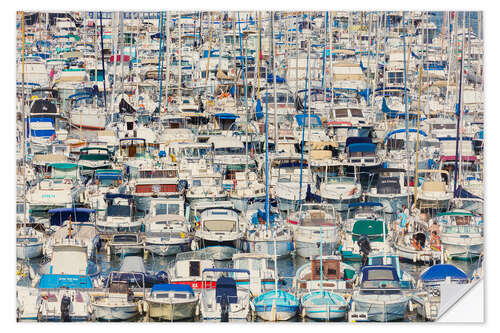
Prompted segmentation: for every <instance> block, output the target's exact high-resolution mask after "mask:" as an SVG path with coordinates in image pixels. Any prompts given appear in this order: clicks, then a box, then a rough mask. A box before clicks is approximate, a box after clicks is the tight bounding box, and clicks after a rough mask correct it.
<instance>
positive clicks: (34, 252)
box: [16, 227, 44, 260]
mask: <svg viewBox="0 0 500 333" xmlns="http://www.w3.org/2000/svg"><path fill="white" fill-rule="evenodd" d="M43 244H44V237H43V234H42V233H41V232H39V231H37V230H35V229H33V228H31V227H21V228H19V230H17V231H16V258H17V259H23V260H24V259H33V258H37V257H40V256H41V255H42V253H43Z"/></svg>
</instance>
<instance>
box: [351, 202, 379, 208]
mask: <svg viewBox="0 0 500 333" xmlns="http://www.w3.org/2000/svg"><path fill="white" fill-rule="evenodd" d="M348 207H349V208H353V207H384V205H382V204H381V203H380V202H373V201H369V202H351V203H350V204H349V206H348Z"/></svg>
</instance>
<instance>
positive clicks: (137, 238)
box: [106, 232, 144, 257]
mask: <svg viewBox="0 0 500 333" xmlns="http://www.w3.org/2000/svg"><path fill="white" fill-rule="evenodd" d="M106 246H107V247H108V248H109V251H110V253H111V254H118V255H120V256H121V257H124V256H128V255H135V254H140V253H142V251H143V250H144V240H143V239H142V235H141V234H140V233H131V232H120V233H116V234H112V235H111V240H110V241H109V242H108V243H107V245H106Z"/></svg>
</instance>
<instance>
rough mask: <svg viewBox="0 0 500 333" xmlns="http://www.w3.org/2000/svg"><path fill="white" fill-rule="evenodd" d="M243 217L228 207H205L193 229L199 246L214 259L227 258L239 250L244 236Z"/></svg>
mask: <svg viewBox="0 0 500 333" xmlns="http://www.w3.org/2000/svg"><path fill="white" fill-rule="evenodd" d="M242 219H243V217H242V216H241V215H240V214H239V211H236V210H234V209H229V208H207V209H205V210H203V211H202V212H201V215H200V222H199V223H200V226H199V228H198V229H196V231H195V239H196V240H197V242H198V243H199V248H201V249H207V250H206V251H209V252H210V253H212V258H213V259H215V260H229V259H231V258H232V257H233V255H234V254H235V253H238V252H240V249H241V245H242V244H241V243H242V240H243V237H244V230H243V228H244V225H245V224H244V223H243V222H242Z"/></svg>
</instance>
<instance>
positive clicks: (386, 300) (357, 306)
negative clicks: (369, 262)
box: [351, 266, 409, 322]
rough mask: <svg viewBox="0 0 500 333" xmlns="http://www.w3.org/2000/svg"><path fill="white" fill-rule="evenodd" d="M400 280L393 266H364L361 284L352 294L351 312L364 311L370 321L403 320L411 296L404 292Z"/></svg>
mask: <svg viewBox="0 0 500 333" xmlns="http://www.w3.org/2000/svg"><path fill="white" fill-rule="evenodd" d="M399 282H400V280H399V277H398V273H397V271H396V269H395V268H394V267H392V266H365V267H363V268H362V269H361V273H360V285H359V287H357V288H356V289H355V290H354V293H353V295H352V305H351V312H357V313H363V312H364V313H366V315H367V316H366V317H367V319H368V320H369V321H379V322H387V321H395V320H403V319H404V318H405V315H406V311H407V309H406V308H407V306H408V301H409V297H408V296H406V295H405V294H404V293H403V292H402V290H401V287H400V283H399Z"/></svg>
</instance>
